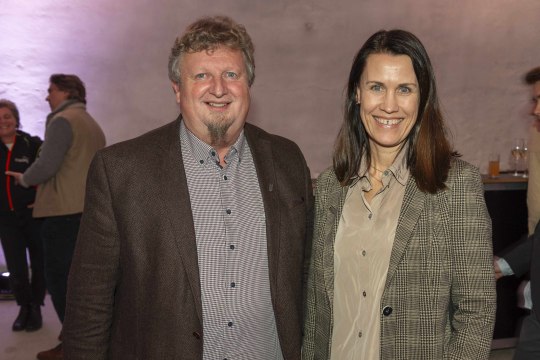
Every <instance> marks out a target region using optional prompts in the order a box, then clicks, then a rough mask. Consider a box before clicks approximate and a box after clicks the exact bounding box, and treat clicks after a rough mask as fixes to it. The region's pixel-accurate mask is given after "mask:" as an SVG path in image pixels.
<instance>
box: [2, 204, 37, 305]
mask: <svg viewBox="0 0 540 360" xmlns="http://www.w3.org/2000/svg"><path fill="white" fill-rule="evenodd" d="M41 224H42V220H40V219H34V218H32V209H23V210H20V211H19V210H18V211H9V212H2V213H0V238H1V242H2V249H3V251H4V256H5V258H6V265H7V268H8V271H9V284H10V286H11V290H12V291H13V294H14V295H15V299H16V300H17V304H18V305H28V304H31V303H33V304H40V305H43V299H44V298H45V276H44V266H43V246H42V242H41V236H40V228H41ZM27 249H28V255H29V257H30V267H31V269H32V274H31V276H30V274H29V272H28V258H27Z"/></svg>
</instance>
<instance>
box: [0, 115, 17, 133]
mask: <svg viewBox="0 0 540 360" xmlns="http://www.w3.org/2000/svg"><path fill="white" fill-rule="evenodd" d="M16 132H17V120H15V116H13V113H12V112H11V110H10V109H8V108H7V107H1V108H0V138H1V139H2V140H8V139H10V138H12V137H14V136H15V133H16Z"/></svg>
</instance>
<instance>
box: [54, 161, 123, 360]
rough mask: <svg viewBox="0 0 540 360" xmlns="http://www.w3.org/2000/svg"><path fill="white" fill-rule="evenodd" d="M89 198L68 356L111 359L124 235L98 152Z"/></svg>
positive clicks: (75, 269) (68, 320) (72, 282)
mask: <svg viewBox="0 0 540 360" xmlns="http://www.w3.org/2000/svg"><path fill="white" fill-rule="evenodd" d="M87 184H88V185H87V189H86V200H85V208H84V213H83V217H82V220H81V227H80V230H79V237H78V239H77V245H76V248H75V253H74V255H73V261H72V264H71V269H70V274H69V281H68V292H67V306H66V316H65V321H64V325H63V330H62V333H63V342H64V354H65V356H66V358H67V359H88V360H90V359H91V360H100V359H106V358H107V355H108V349H109V346H110V344H109V338H110V328H111V322H112V317H113V310H114V293H115V288H116V285H117V282H118V272H119V271H118V269H119V244H118V242H119V235H118V230H117V227H116V222H115V214H114V210H113V206H112V198H111V191H110V188H109V182H108V176H107V169H106V166H105V164H104V162H103V158H102V156H101V153H99V152H98V154H96V157H95V158H94V160H93V162H92V164H91V166H90V170H89V172H88V180H87Z"/></svg>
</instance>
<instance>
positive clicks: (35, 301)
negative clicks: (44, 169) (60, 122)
mask: <svg viewBox="0 0 540 360" xmlns="http://www.w3.org/2000/svg"><path fill="white" fill-rule="evenodd" d="M19 127H20V120H19V111H18V109H17V106H15V104H14V103H12V102H11V101H9V100H4V99H1V100H0V139H1V140H2V144H3V145H2V146H0V161H1V165H2V169H5V170H13V171H25V170H26V168H28V167H29V166H30V165H31V164H32V163H33V162H34V160H35V159H36V155H37V153H38V149H39V147H40V145H41V140H40V139H39V138H38V137H32V136H30V135H29V134H27V133H25V132H23V131H20V130H18V129H19ZM0 189H1V190H0V194H1V195H0V199H1V200H0V238H1V240H2V249H3V250H4V255H5V258H6V263H7V268H8V271H9V280H10V285H11V289H12V290H13V293H14V294H15V299H16V300H17V304H18V305H19V307H20V308H19V315H18V316H17V318H16V319H15V322H14V323H13V326H12V329H13V331H21V330H26V331H35V330H38V329H40V328H41V325H42V319H41V308H40V306H41V305H43V299H44V298H45V278H44V271H43V249H42V244H41V239H40V221H39V220H36V219H34V218H32V208H31V207H32V204H33V203H34V198H35V195H36V191H35V188H28V189H26V188H23V187H22V186H16V185H15V181H14V179H13V178H12V177H11V176H0ZM27 250H28V254H29V255H30V263H31V268H32V275H31V277H29V274H28V262H27V258H26V251H27Z"/></svg>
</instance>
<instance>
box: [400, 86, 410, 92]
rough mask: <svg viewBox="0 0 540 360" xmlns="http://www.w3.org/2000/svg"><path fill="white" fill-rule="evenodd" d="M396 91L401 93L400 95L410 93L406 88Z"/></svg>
mask: <svg viewBox="0 0 540 360" xmlns="http://www.w3.org/2000/svg"><path fill="white" fill-rule="evenodd" d="M398 91H399V92H400V93H401V94H409V93H410V92H411V89H409V88H408V87H406V86H402V87H400V88H399V89H398Z"/></svg>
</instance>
